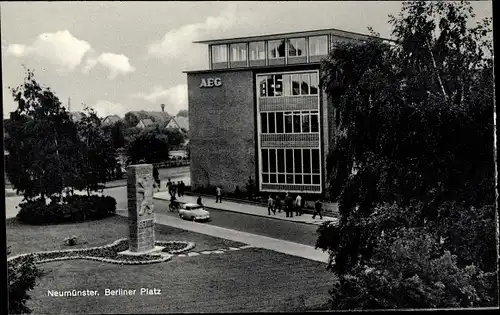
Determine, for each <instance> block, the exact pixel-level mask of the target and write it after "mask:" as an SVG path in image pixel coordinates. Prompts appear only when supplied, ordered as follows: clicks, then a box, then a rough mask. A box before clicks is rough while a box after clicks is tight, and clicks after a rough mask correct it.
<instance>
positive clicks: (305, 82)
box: [300, 73, 309, 95]
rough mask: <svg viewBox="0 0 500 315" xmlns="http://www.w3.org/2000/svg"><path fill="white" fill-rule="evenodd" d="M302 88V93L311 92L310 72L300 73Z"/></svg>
mask: <svg viewBox="0 0 500 315" xmlns="http://www.w3.org/2000/svg"><path fill="white" fill-rule="evenodd" d="M300 90H301V94H302V95H308V94H309V73H302V74H301V75H300Z"/></svg>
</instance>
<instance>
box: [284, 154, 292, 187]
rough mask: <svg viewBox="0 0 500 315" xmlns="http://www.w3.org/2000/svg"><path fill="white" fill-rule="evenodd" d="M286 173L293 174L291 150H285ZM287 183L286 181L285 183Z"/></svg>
mask: <svg viewBox="0 0 500 315" xmlns="http://www.w3.org/2000/svg"><path fill="white" fill-rule="evenodd" d="M285 159H286V162H285V163H286V172H287V173H293V150H292V149H286V156H285ZM287 183H288V181H287Z"/></svg>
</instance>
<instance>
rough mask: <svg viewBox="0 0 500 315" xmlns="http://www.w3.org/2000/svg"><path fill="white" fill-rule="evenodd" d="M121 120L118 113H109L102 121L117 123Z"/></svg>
mask: <svg viewBox="0 0 500 315" xmlns="http://www.w3.org/2000/svg"><path fill="white" fill-rule="evenodd" d="M120 120H121V118H120V116H118V115H109V116H106V117H104V119H103V120H102V122H103V123H104V124H114V123H116V122H118V121H120Z"/></svg>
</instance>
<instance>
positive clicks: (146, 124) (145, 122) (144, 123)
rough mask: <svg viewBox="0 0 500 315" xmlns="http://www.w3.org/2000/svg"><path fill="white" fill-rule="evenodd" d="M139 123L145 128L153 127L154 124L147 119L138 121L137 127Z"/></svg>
mask: <svg viewBox="0 0 500 315" xmlns="http://www.w3.org/2000/svg"><path fill="white" fill-rule="evenodd" d="M141 122H142V124H143V125H144V126H146V127H147V126H151V125H154V122H153V121H152V120H151V119H149V118H144V119H141V120H139V122H138V123H137V125H139V124H140V123H141Z"/></svg>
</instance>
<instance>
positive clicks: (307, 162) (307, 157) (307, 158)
mask: <svg viewBox="0 0 500 315" xmlns="http://www.w3.org/2000/svg"><path fill="white" fill-rule="evenodd" d="M303 158H304V163H303V165H304V173H309V174H310V173H311V149H304V152H303Z"/></svg>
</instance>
